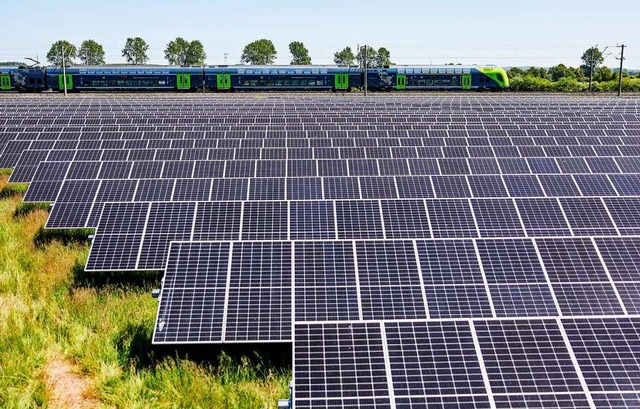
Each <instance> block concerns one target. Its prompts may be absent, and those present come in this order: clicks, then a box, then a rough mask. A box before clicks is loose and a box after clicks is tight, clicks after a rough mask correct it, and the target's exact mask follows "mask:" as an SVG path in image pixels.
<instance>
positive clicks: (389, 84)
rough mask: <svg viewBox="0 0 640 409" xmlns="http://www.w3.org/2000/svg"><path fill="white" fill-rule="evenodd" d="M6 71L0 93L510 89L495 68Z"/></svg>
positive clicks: (500, 70)
mask: <svg viewBox="0 0 640 409" xmlns="http://www.w3.org/2000/svg"><path fill="white" fill-rule="evenodd" d="M65 75H66V81H65V78H64V77H63V71H62V68H60V67H47V68H24V67H19V68H6V67H4V68H2V67H0V90H2V91H19V92H42V91H47V90H50V91H62V90H63V89H64V87H65V82H66V88H67V90H68V91H72V92H80V91H160V90H165V91H211V92H217V91H220V92H222V91H257V90H259V91H277V90H292V91H316V90H326V91H351V90H352V89H362V88H364V81H365V78H366V82H367V88H368V89H369V90H371V91H401V90H502V89H506V88H508V87H509V79H508V77H507V73H506V72H505V70H504V69H503V68H500V67H494V66H482V67H481V66H475V65H474V66H462V65H443V66H435V65H428V66H391V67H384V68H370V69H368V70H367V72H366V75H365V73H364V71H363V70H361V69H360V67H358V66H351V67H338V66H324V65H305V66H295V65H287V66H275V65H266V66H254V65H230V66H224V65H220V66H210V67H174V66H171V67H169V66H95V67H94V66H71V67H69V68H67V69H66V70H65Z"/></svg>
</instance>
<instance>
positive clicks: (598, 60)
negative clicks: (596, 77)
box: [580, 47, 604, 76]
mask: <svg viewBox="0 0 640 409" xmlns="http://www.w3.org/2000/svg"><path fill="white" fill-rule="evenodd" d="M581 59H582V63H583V64H582V65H581V66H580V68H582V72H583V73H584V75H585V76H589V75H590V73H591V66H592V65H593V70H594V71H593V72H594V74H595V70H596V68H598V66H599V65H600V64H602V63H603V62H604V55H602V51H600V50H599V49H598V48H597V47H591V48H589V49H588V50H587V51H585V52H584V53H583V54H582V57H581Z"/></svg>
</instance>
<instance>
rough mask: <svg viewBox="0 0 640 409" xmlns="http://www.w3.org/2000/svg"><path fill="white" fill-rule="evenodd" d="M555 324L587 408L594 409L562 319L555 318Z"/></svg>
mask: <svg viewBox="0 0 640 409" xmlns="http://www.w3.org/2000/svg"><path fill="white" fill-rule="evenodd" d="M556 323H557V325H558V328H559V329H560V334H561V335H562V340H563V341H564V344H565V347H566V348H567V352H568V353H569V357H570V358H571V362H572V363H573V367H574V369H575V371H576V373H577V374H578V379H579V380H580V385H581V386H582V390H583V392H584V394H585V395H586V396H587V400H588V401H589V406H590V408H591V409H596V405H595V403H594V401H593V396H591V391H590V390H589V385H588V384H587V381H586V380H585V377H584V374H583V373H582V369H581V368H580V364H579V363H578V358H576V354H575V352H574V351H573V347H572V346H571V342H570V341H569V336H567V331H566V330H565V328H564V326H563V324H562V319H561V318H560V317H557V318H556Z"/></svg>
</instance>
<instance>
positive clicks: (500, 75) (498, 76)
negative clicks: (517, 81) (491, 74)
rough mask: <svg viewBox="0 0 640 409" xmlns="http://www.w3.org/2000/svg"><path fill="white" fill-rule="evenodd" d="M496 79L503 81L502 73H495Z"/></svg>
mask: <svg viewBox="0 0 640 409" xmlns="http://www.w3.org/2000/svg"><path fill="white" fill-rule="evenodd" d="M496 79H497V80H498V81H500V82H503V81H504V77H503V76H502V74H496Z"/></svg>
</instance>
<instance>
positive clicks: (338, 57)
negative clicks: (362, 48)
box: [333, 47, 356, 67]
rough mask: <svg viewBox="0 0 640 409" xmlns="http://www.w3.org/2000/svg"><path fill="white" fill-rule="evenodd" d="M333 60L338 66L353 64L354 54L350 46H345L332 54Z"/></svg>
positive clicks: (354, 60)
mask: <svg viewBox="0 0 640 409" xmlns="http://www.w3.org/2000/svg"><path fill="white" fill-rule="evenodd" d="M333 62H334V63H335V64H336V65H338V66H340V67H348V66H350V65H354V64H355V62H356V56H355V55H354V54H353V51H351V47H345V48H344V49H342V50H341V51H338V52H337V53H335V54H333Z"/></svg>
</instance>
